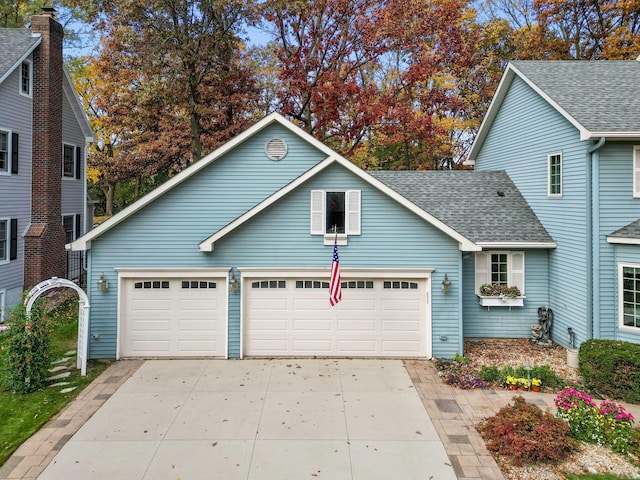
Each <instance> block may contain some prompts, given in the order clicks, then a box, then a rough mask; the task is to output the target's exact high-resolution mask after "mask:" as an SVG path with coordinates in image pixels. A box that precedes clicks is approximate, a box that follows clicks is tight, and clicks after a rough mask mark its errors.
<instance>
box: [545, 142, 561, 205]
mask: <svg viewBox="0 0 640 480" xmlns="http://www.w3.org/2000/svg"><path fill="white" fill-rule="evenodd" d="M547 159H548V165H549V166H548V180H549V181H548V184H549V187H548V192H547V193H548V195H549V196H550V197H561V196H562V153H551V154H549V155H548V156H547Z"/></svg>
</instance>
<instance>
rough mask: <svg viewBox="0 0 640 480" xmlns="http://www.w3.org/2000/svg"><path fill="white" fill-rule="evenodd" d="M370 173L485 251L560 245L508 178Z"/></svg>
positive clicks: (469, 174)
mask: <svg viewBox="0 0 640 480" xmlns="http://www.w3.org/2000/svg"><path fill="white" fill-rule="evenodd" d="M370 173H371V175H372V176H373V177H374V178H376V179H378V180H380V181H382V182H384V183H385V184H386V185H388V186H389V187H391V188H393V189H394V190H395V191H396V192H398V193H399V194H400V195H402V196H403V197H405V198H407V199H409V200H410V201H411V202H413V203H415V204H416V205H418V206H419V207H420V208H422V209H424V210H425V211H427V212H429V213H431V214H432V215H433V216H434V217H436V218H438V219H439V220H441V221H442V222H444V223H445V224H446V225H448V226H449V227H451V228H452V229H454V230H455V231H457V232H459V233H461V234H462V235H464V236H465V237H466V238H469V239H470V240H472V241H473V242H474V243H476V244H477V245H479V246H481V247H483V248H507V247H519V248H553V247H555V245H556V244H555V242H554V240H553V239H552V238H551V236H550V235H549V233H547V231H546V230H545V228H544V227H543V226H542V223H540V220H538V217H537V216H536V215H535V213H534V212H533V210H532V209H531V207H530V206H529V204H527V202H526V201H525V199H524V197H523V196H522V194H521V193H520V192H519V191H518V189H517V188H516V186H515V185H514V183H513V182H512V181H511V179H510V178H509V176H508V175H507V174H506V173H505V172H474V171H466V170H454V171H376V172H370ZM501 194H502V195H501Z"/></svg>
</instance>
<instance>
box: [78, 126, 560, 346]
mask: <svg viewBox="0 0 640 480" xmlns="http://www.w3.org/2000/svg"><path fill="white" fill-rule="evenodd" d="M334 243H337V248H338V252H339V259H340V272H341V280H342V283H341V286H342V301H341V302H339V303H338V304H337V305H336V306H334V307H332V306H331V305H330V303H329V280H330V267H331V263H332V258H333V248H334ZM67 247H68V248H70V249H72V250H81V251H86V252H87V257H88V270H89V272H88V295H89V299H90V304H91V311H90V322H89V338H90V340H89V357H90V358H123V357H188V356H209V357H220V358H243V357H251V356H258V357H274V356H278V357H281V356H298V357H299V356H307V357H316V356H318V357H331V356H341V357H344V356H357V357H415V358H430V357H432V356H438V357H451V356H453V355H454V354H455V353H462V351H463V338H464V337H465V336H470V335H473V336H476V335H477V336H487V335H489V334H493V335H507V336H520V337H526V336H529V335H530V325H531V323H535V322H536V319H537V314H536V311H537V308H538V307H539V306H540V305H548V304H549V288H548V284H547V281H546V279H547V277H548V274H549V272H548V265H549V256H550V255H551V252H552V251H553V250H554V248H555V247H556V243H555V241H554V239H553V238H552V236H551V235H550V234H549V233H548V232H547V230H546V229H545V228H544V227H543V225H542V224H541V222H540V221H538V219H537V217H536V215H535V213H534V211H533V210H532V209H531V208H530V207H529V205H528V204H527V203H526V201H525V199H524V197H523V196H522V195H521V194H520V192H519V191H518V189H517V188H516V187H515V185H514V183H513V182H512V180H511V179H510V177H509V175H507V174H506V173H505V172H472V171H455V172H417V171H412V172H365V171H363V170H361V169H360V168H358V167H357V166H355V165H354V164H353V163H351V162H349V161H348V160H346V159H344V158H343V157H341V156H340V155H338V154H337V153H335V152H334V151H332V150H331V149H330V148H328V147H327V146H325V145H324V144H322V143H321V142H319V141H318V140H316V139H315V138H313V137H312V136H310V135H308V134H307V133H306V132H304V131H303V130H301V129H299V128H298V127H296V126H295V125H293V124H292V123H290V122H289V121H287V120H285V119H284V118H283V117H282V116H280V115H278V114H272V115H270V116H268V117H266V118H264V119H263V120H262V121H260V122H258V123H257V124H255V125H254V126H253V127H251V128H249V129H248V130H247V131H245V132H244V133H242V134H240V135H239V136H237V137H236V138H234V139H232V140H231V141H229V142H228V143H226V144H225V145H223V146H222V147H220V148H219V149H217V150H215V151H214V152H212V153H211V154H209V155H207V156H206V157H204V158H203V159H202V160H200V161H199V162H197V163H195V164H194V165H192V166H191V167H189V168H188V169H186V170H184V171H183V172H181V173H180V174H178V175H176V176H175V177H173V178H172V179H170V180H169V181H168V182H166V183H165V184H163V185H162V186H160V187H159V188H158V189H156V190H154V191H153V192H151V193H150V194H148V195H147V196H145V197H143V198H142V199H140V200H139V201H137V202H136V203H134V204H132V205H130V206H129V207H127V208H126V209H124V210H123V211H121V212H120V213H118V214H117V215H115V216H113V217H112V218H111V219H109V220H108V221H106V222H105V223H103V224H102V225H100V226H98V227H96V228H95V229H94V230H92V231H91V232H89V233H87V234H86V235H84V236H82V237H81V238H79V239H77V240H76V241H74V242H71V243H70V244H69V245H68V246H67ZM487 252H498V253H499V258H498V260H499V262H498V263H497V264H496V265H493V264H492V260H491V256H490V255H489V254H488V253H487ZM484 283H504V284H507V283H508V284H511V285H516V286H518V287H519V289H520V292H521V295H520V297H519V298H516V299H502V298H493V299H486V298H480V297H479V296H478V295H477V293H478V289H479V286H480V285H482V284H484ZM490 301H491V302H494V303H491V304H489V303H487V304H486V305H484V306H483V305H481V303H483V302H490ZM509 302H513V303H509Z"/></svg>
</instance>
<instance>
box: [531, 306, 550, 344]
mask: <svg viewBox="0 0 640 480" xmlns="http://www.w3.org/2000/svg"><path fill="white" fill-rule="evenodd" d="M552 323H553V311H552V310H551V309H550V308H546V307H540V308H538V323H537V324H536V323H534V324H533V325H531V343H533V344H534V345H536V346H538V347H549V346H551V345H552V342H551V338H549V335H550V333H551V324H552Z"/></svg>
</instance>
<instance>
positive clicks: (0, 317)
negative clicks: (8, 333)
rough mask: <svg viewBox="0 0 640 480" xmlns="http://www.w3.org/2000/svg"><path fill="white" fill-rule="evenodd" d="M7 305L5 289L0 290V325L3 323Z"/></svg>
mask: <svg viewBox="0 0 640 480" xmlns="http://www.w3.org/2000/svg"><path fill="white" fill-rule="evenodd" d="M6 305H7V289H6V288H3V289H0V323H3V322H4V321H5V320H6V319H5V314H6V312H5V310H6Z"/></svg>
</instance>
